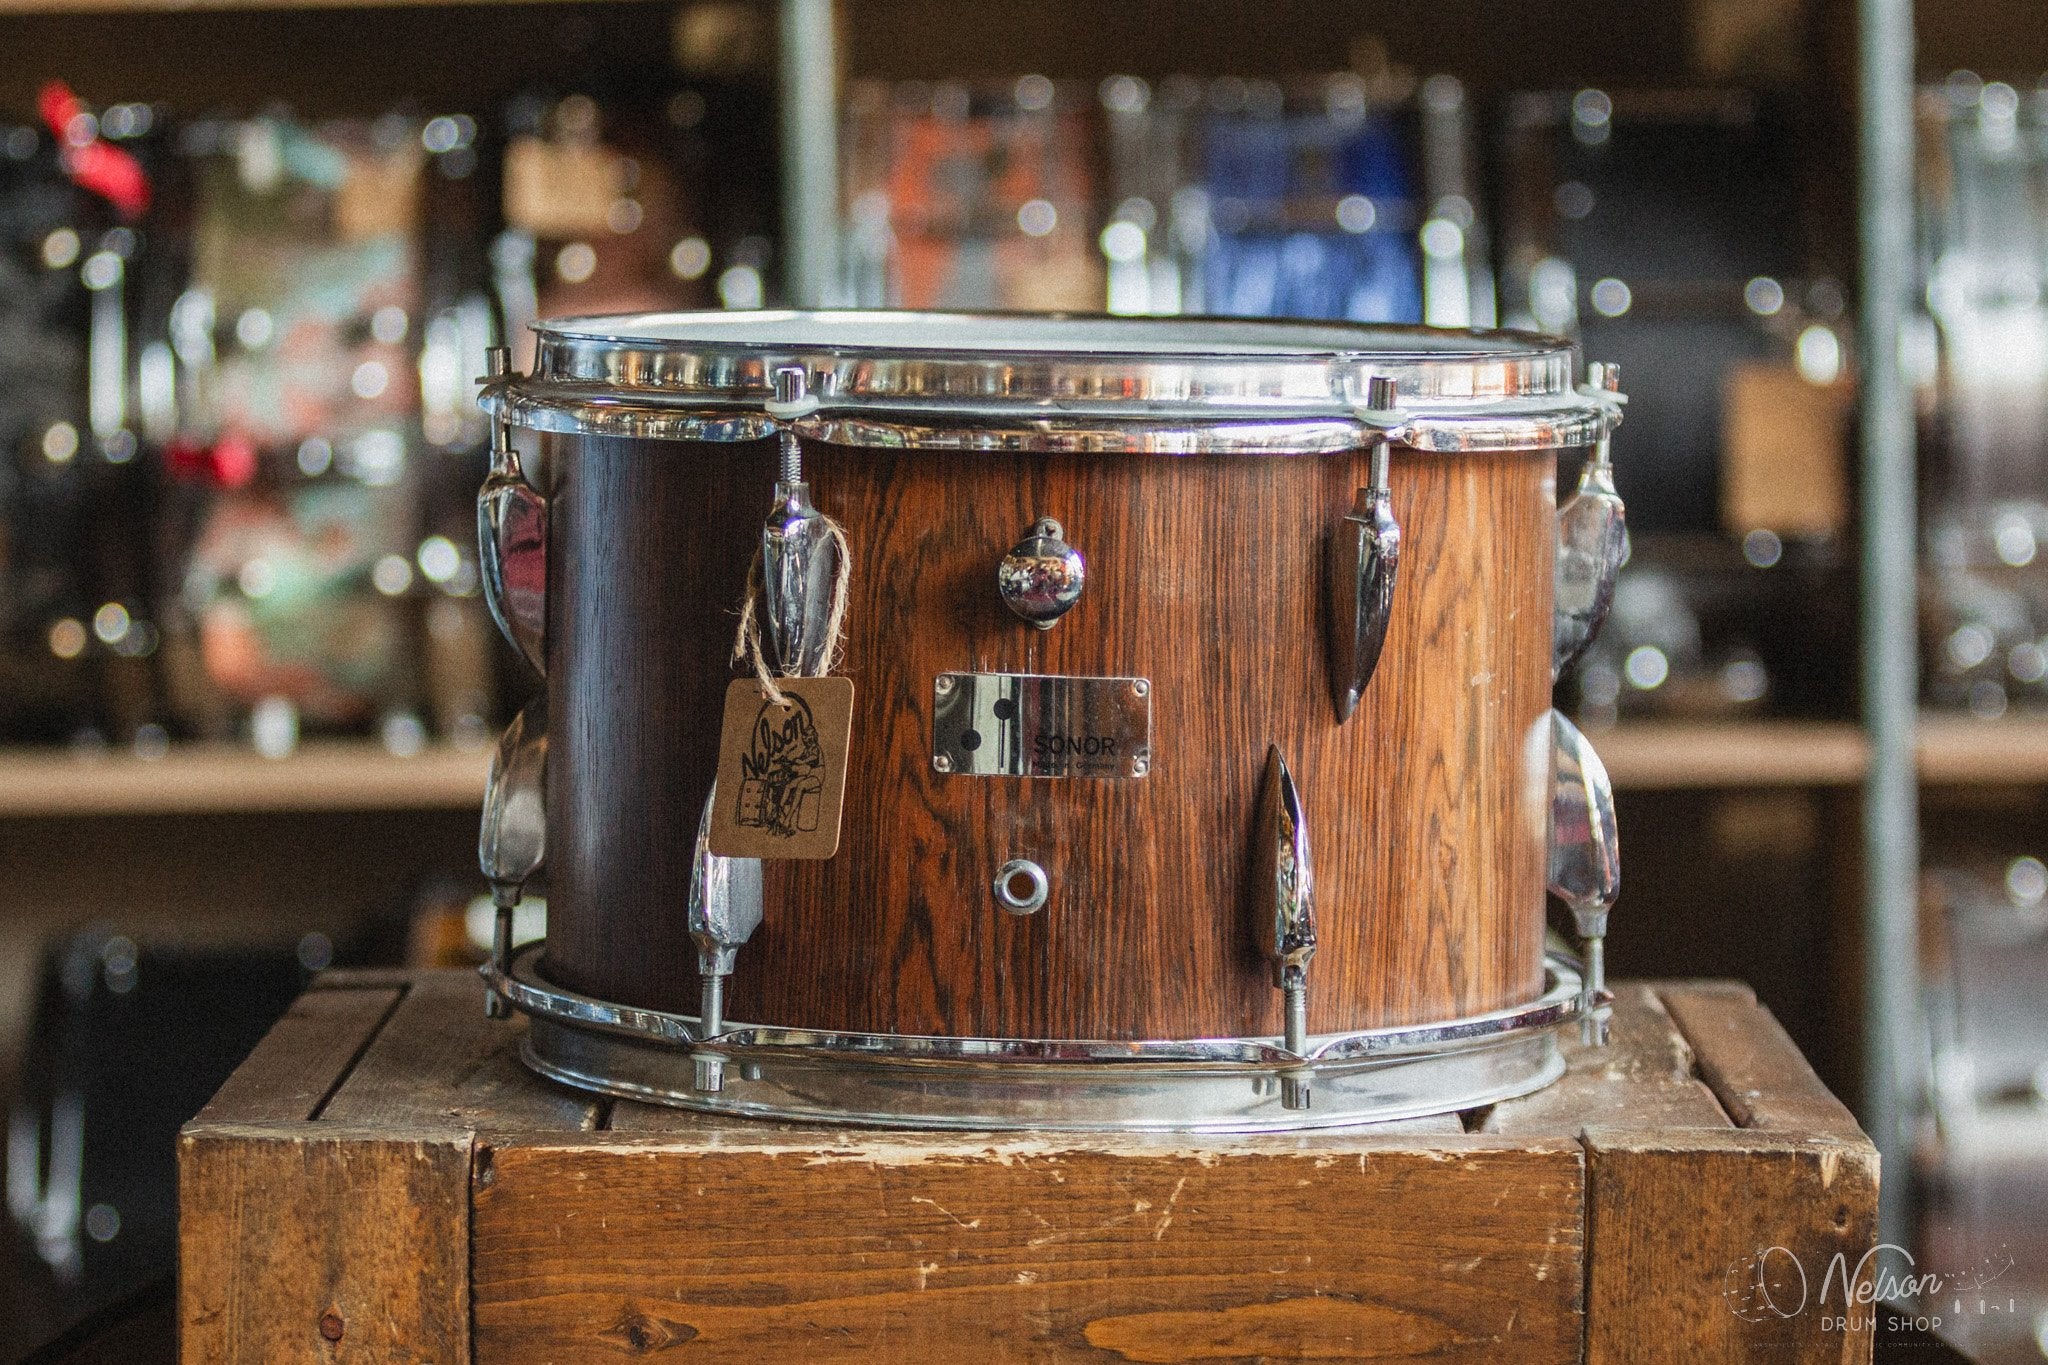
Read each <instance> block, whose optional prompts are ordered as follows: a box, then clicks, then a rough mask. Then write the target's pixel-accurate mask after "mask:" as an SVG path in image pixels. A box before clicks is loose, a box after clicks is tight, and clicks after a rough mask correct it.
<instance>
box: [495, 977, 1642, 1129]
mask: <svg viewBox="0 0 2048 1365" xmlns="http://www.w3.org/2000/svg"><path fill="white" fill-rule="evenodd" d="M543 946H544V945H542V944H532V945H529V946H528V947H526V948H524V949H522V950H521V951H520V952H519V953H518V954H516V955H515V956H514V958H513V961H512V963H511V970H510V971H509V972H503V973H501V972H497V971H495V970H494V969H492V968H490V967H488V966H487V967H486V968H484V976H485V979H486V980H487V981H489V982H490V983H491V984H492V985H493V986H494V987H495V988H497V989H498V990H499V991H500V992H501V993H502V994H503V995H504V996H505V997H506V998H507V999H509V1000H510V1001H511V1002H512V1004H513V1005H514V1006H515V1007H516V1008H518V1009H520V1010H521V1011H522V1012H524V1013H526V1014H528V1015H529V1016H531V1018H532V1024H531V1027H530V1028H529V1030H528V1032H527V1035H526V1038H525V1040H524V1042H523V1043H522V1045H521V1049H520V1052H521V1056H522V1058H523V1060H524V1061H525V1062H526V1064H527V1065H528V1066H529V1067H531V1068H532V1069H533V1070H535V1071H537V1072H539V1073H540V1074H542V1075H544V1076H548V1077H550V1078H552V1079H554V1080H557V1081H561V1082H563V1083H564V1084H567V1085H572V1086H575V1087H577V1088H579V1089H584V1090H592V1091H596V1092H598V1093H601V1094H607V1095H613V1096H617V1097H620V1098H624V1099H633V1100H641V1101H646V1102H650V1103H656V1104H666V1105H673V1106H677V1107H681V1108H686V1109H695V1110H701V1111H704V1112H708V1113H719V1114H733V1115H739V1116H744V1117H749V1118H763V1119H778V1120H785V1121H788V1120H795V1121H800V1122H813V1123H845V1124H858V1125H869V1126H888V1127H907V1128H945V1129H973V1130H1006V1129H1042V1130H1053V1131H1061V1130H1064V1131H1070V1132H1106V1131H1116V1132H1286V1131H1294V1130H1300V1129H1311V1128H1330V1127H1342V1126H1347V1125H1352V1124H1360V1123H1373V1122H1382V1121H1386V1120H1391V1119H1404V1118H1419V1117H1423V1116H1425V1115H1432V1114H1444V1113H1451V1112H1455V1111H1458V1110H1463V1109H1472V1108H1478V1107H1480V1106H1484V1105H1488V1104H1494V1103H1498V1102H1499V1101H1501V1100H1505V1099H1511V1098H1513V1097H1514V1096H1517V1095H1523V1094H1527V1093H1529V1092H1530V1091H1532V1090H1537V1089H1540V1088H1542V1087H1543V1086H1545V1085H1548V1084H1549V1083H1550V1082H1551V1081H1553V1080H1555V1079H1557V1077H1558V1076H1559V1075H1561V1074H1563V1071H1564V1059H1563V1057H1562V1056H1561V1054H1560V1053H1559V1051H1558V1047H1557V1039H1556V1030H1557V1028H1558V1026H1560V1025H1562V1024H1564V1023H1567V1022H1570V1021H1572V1020H1575V1019H1577V1018H1578V1016H1579V1012H1580V1004H1579V991H1580V984H1581V983H1580V978H1579V975H1578V973H1577V972H1575V971H1573V970H1572V968H1571V966H1570V965H1569V964H1568V963H1566V962H1565V961H1563V960H1562V959H1560V958H1556V957H1552V958H1551V959H1549V960H1548V961H1547V962H1546V973H1545V974H1546V978H1547V979H1546V982H1545V985H1546V989H1545V991H1544V993H1543V994H1542V996H1540V997H1539V998H1538V999H1537V1000H1535V1001H1532V1002H1530V1003H1529V1004H1528V1005H1524V1006H1520V1007H1517V1008H1515V1009H1510V1010H1502V1011H1497V1012H1495V1013H1492V1014H1487V1015H1478V1016H1473V1017H1471V1018H1467V1019H1462V1020H1453V1021H1448V1022H1445V1023H1439V1024H1428V1025H1415V1026H1410V1027H1405V1028H1393V1029H1375V1030H1368V1031H1365V1032H1360V1033H1352V1034H1339V1035H1326V1036H1322V1037H1317V1038H1312V1039H1311V1040H1310V1042H1311V1047H1310V1049H1309V1051H1308V1053H1307V1054H1306V1055H1305V1056H1303V1055H1296V1054H1294V1053H1291V1052H1288V1051H1287V1050H1286V1049H1284V1048H1283V1047H1281V1046H1279V1044H1278V1042H1277V1041H1276V1040H1270V1039H1194V1040H1179V1041H1171V1040H1162V1041H1137V1042H1090V1041H1063V1040H1035V1039H991V1038H932V1037H916V1036H910V1035H900V1034H848V1033H826V1032H817V1031H807V1030H796V1029H781V1028H767V1027H749V1026H745V1025H740V1026H736V1027H734V1028H732V1029H731V1030H729V1031H727V1032H725V1033H721V1034H719V1035H718V1036H717V1037H715V1038H713V1039H709V1040H703V1041H699V1040H698V1039H697V1038H696V1036H695V1031H696V1024H697V1021H696V1020H695V1019H694V1018H691V1017H690V1016H687V1015H678V1014H668V1013H665V1012H662V1011H656V1010H641V1009H634V1008H631V1007H627V1006H618V1005H611V1004H608V1003H606V1002H603V1001H598V1000H594V999H592V998H590V997H587V996H580V995H577V994H575V993H574V992H569V991H564V990H562V989H561V988H559V987H556V986H553V985H551V984H549V983H547V982H545V981H543V980H542V979H541V978H540V977H539V975H538V973H537V971H536V970H535V962H536V959H537V957H538V954H539V952H540V951H541V949H542V947H543ZM1601 1003H1602V1004H1604V1003H1605V1002H1604V1001H1603V1002H1601ZM707 1057H712V1058H718V1059H720V1060H721V1061H722V1062H723V1063H724V1066H723V1071H724V1080H723V1086H722V1088H721V1089H719V1090H717V1091H711V1092H704V1091H699V1090H697V1089H696V1088H695V1084H694V1076H695V1074H696V1064H697V1062H698V1061H699V1060H701V1059H703V1058H707ZM1283 1073H1285V1074H1287V1075H1289V1076H1291V1077H1294V1078H1297V1079H1305V1080H1307V1081H1308V1083H1309V1087H1310V1094H1311V1107H1310V1108H1308V1109H1288V1108H1285V1107H1284V1106H1283V1104H1282V1102H1281V1086H1280V1077H1281V1075H1282V1074H1283Z"/></svg>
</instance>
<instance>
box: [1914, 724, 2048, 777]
mask: <svg viewBox="0 0 2048 1365" xmlns="http://www.w3.org/2000/svg"><path fill="white" fill-rule="evenodd" d="M1920 780H1921V781H1922V782H1926V783H1930V784H1935V785H1947V786H1966V785H1969V786H1998V785H2004V784H2024V783H2035V782H2048V716H2021V717H2017V718H2010V719H2002V720H1979V719H1977V718H1976V717H1975V716H1952V715H1923V716H1921V717H1920Z"/></svg>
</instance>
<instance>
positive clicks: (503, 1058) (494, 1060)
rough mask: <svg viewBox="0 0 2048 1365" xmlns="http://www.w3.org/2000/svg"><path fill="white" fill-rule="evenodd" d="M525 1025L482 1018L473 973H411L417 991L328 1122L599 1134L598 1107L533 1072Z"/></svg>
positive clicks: (367, 1055) (338, 1098)
mask: <svg viewBox="0 0 2048 1365" xmlns="http://www.w3.org/2000/svg"><path fill="white" fill-rule="evenodd" d="M525 1029H526V1024H525V1021H524V1020H521V1019H514V1020H497V1019H488V1018H486V1017H485V1016H484V988H483V982H482V981H481V980H479V979H478V977H477V975H476V974H475V973H474V972H465V971H439V972H416V973H413V974H412V986H411V988H410V989H409V990H408V992H407V993H406V997H405V999H404V1000H403V1001H402V1002H400V1004H399V1006H398V1008H397V1010H396V1011H395V1012H394V1013H393V1014H392V1016H391V1022H390V1024H389V1025H387V1026H386V1027H385V1029H384V1030H383V1032H382V1033H380V1034H379V1035H378V1036H377V1040H376V1041H375V1042H374V1043H372V1044H371V1045H370V1047H369V1050H368V1051H366V1052H364V1053H363V1056H362V1060H361V1061H360V1062H358V1063H357V1064H356V1067H355V1069H354V1070H353V1071H351V1072H350V1073H349V1075H348V1078H347V1079H346V1080H345V1081H343V1082H342V1084H341V1087H340V1089H338V1090H336V1091H335V1092H334V1098H333V1099H332V1100H330V1101H329V1102H328V1105H327V1108H326V1109H325V1110H324V1111H322V1115H321V1117H322V1118H323V1119H325V1120H327V1121H329V1122H333V1123H347V1124H354V1125H357V1126H361V1127H376V1126H379V1125H391V1126H395V1127H401V1128H403V1127H413V1126H419V1125H431V1126H437V1127H454V1128H465V1129H468V1128H477V1129H493V1130H498V1131H503V1130H508V1129H510V1130H525V1129H544V1130H546V1129H561V1130H564V1131H567V1132H577V1131H580V1130H585V1129H588V1128H590V1127H591V1126H593V1124H594V1122H595V1120H596V1117H597V1113H598V1109H599V1101H598V1100H597V1099H596V1097H595V1096H592V1095H588V1094H585V1093H582V1092H580V1091H574V1090H570V1089H568V1088H567V1087H565V1086H559V1085H556V1084H554V1083H553V1082H551V1081H546V1080H543V1079H541V1078H540V1077H538V1076H535V1075H534V1074H533V1073H532V1072H530V1071H528V1070H527V1069H526V1068H525V1067H524V1066H523V1065H522V1064H521V1063H520V1061H519V1053H518V1048H519V1039H520V1036H521V1035H522V1034H523V1033H524V1032H525Z"/></svg>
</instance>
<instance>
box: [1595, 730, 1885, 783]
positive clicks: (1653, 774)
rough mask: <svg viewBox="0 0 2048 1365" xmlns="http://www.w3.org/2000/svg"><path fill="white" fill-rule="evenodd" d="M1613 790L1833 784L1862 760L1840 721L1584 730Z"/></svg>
mask: <svg viewBox="0 0 2048 1365" xmlns="http://www.w3.org/2000/svg"><path fill="white" fill-rule="evenodd" d="M1590 734H1591V738H1592V740H1593V746H1594V747H1595V748H1596V749H1598V750H1599V751H1600V757H1601V759H1602V761H1604V762H1605V763H1606V764H1607V772H1608V775H1609V776H1610V777H1612V778H1613V779H1614V785H1615V786H1616V787H1620V788H1624V789H1627V790H1633V791H1684V790H1700V789H1711V788H1721V787H1840V786H1848V785H1851V784H1853V783H1856V782H1858V781H1861V780H1862V777H1863V772H1864V769H1865V768H1866V767H1867V766H1868V765H1869V745H1868V744H1867V743H1866V742H1865V740H1864V738H1863V732H1862V731H1861V730H1859V729H1857V727H1856V726H1854V725H1852V724H1850V723H1849V722H1847V721H1797V720H1766V721H1741V722H1732V723H1717V722H1711V721H1630V722H1625V723H1623V724H1621V725H1617V726H1615V727H1613V728H1612V729H1608V730H1596V731H1592V732H1590Z"/></svg>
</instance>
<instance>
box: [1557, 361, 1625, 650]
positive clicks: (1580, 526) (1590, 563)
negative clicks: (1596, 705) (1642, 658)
mask: <svg viewBox="0 0 2048 1365" xmlns="http://www.w3.org/2000/svg"><path fill="white" fill-rule="evenodd" d="M1586 371H1587V375H1588V382H1587V387H1588V389H1590V390H1591V391H1593V392H1594V393H1595V394H1596V395H1601V394H1605V395H1611V396H1612V397H1613V398H1614V401H1615V402H1616V403H1617V404H1618V403H1619V402H1620V394H1619V388H1620V384H1621V372H1620V370H1619V368H1618V367H1616V366H1614V365H1603V364H1597V363H1596V364H1593V365H1588V366H1587V367H1586ZM1615 412H1616V413H1618V412H1619V408H1618V407H1617V408H1616V409H1615ZM1615 420H1618V418H1616V417H1615V416H1613V415H1610V417H1609V420H1608V423H1607V425H1606V426H1605V427H1604V428H1603V430H1602V432H1601V436H1600V439H1599V440H1598V441H1597V442H1596V443H1595V444H1594V446H1593V451H1592V453H1591V454H1590V455H1588V456H1587V457H1586V463H1585V466H1584V467H1583V468H1582V469H1580V471H1579V483H1578V487H1577V489H1575V490H1574V491H1573V493H1572V496H1571V498H1570V500H1569V501H1567V502H1566V503H1565V505H1564V506H1563V507H1560V508H1559V509H1558V512H1557V580H1556V590H1555V595H1554V596H1553V598H1552V608H1551V611H1552V615H1551V658H1550V678H1551V681H1552V682H1555V681H1557V680H1558V679H1559V678H1561V677H1563V676H1564V671H1565V670H1566V669H1567V668H1570V667H1571V666H1572V664H1573V662H1575V661H1576V660H1577V659H1578V657H1579V656H1580V655H1581V654H1583V653H1585V652H1586V648H1587V646H1589V645H1591V644H1592V643H1593V640H1594V637H1595V636H1597V635H1599V633H1600V626H1601V624H1602V623H1603V622H1605V621H1606V619H1607V612H1608V610H1609V608H1611V607H1612V606H1613V605H1614V579H1615V575H1616V574H1618V573H1619V572H1620V571H1621V566H1622V565H1623V564H1624V563H1626V562H1627V560H1628V516H1627V509H1626V507H1625V506H1624V505H1623V503H1622V500H1621V494H1620V493H1618V492H1616V491H1615V487H1614V463H1613V460H1612V458H1611V448H1612V436H1611V431H1612V426H1613V422H1614V421H1615Z"/></svg>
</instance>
